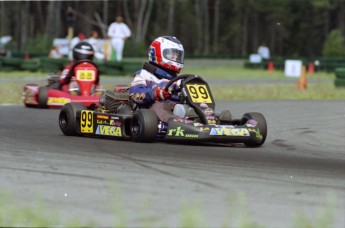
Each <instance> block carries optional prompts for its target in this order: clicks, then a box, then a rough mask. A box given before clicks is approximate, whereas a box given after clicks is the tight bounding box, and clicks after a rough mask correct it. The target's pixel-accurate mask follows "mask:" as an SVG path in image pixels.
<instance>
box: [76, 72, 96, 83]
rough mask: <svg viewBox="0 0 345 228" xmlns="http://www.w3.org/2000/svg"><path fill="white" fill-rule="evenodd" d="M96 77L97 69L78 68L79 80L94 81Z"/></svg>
mask: <svg viewBox="0 0 345 228" xmlns="http://www.w3.org/2000/svg"><path fill="white" fill-rule="evenodd" d="M95 78H96V76H95V71H93V70H78V71H77V80H79V81H94V80H95Z"/></svg>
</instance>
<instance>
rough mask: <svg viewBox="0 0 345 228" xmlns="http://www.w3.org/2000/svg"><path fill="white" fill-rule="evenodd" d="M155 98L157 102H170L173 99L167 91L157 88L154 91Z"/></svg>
mask: <svg viewBox="0 0 345 228" xmlns="http://www.w3.org/2000/svg"><path fill="white" fill-rule="evenodd" d="M154 96H155V100H156V101H163V100H168V99H170V98H171V94H170V93H168V92H167V91H165V90H163V89H160V88H157V89H156V90H155V91H154Z"/></svg>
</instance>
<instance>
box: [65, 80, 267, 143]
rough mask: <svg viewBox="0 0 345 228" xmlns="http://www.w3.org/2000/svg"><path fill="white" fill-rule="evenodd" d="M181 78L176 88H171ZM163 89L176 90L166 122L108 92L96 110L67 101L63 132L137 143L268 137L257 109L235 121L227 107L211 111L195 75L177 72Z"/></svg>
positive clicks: (210, 102)
mask: <svg viewBox="0 0 345 228" xmlns="http://www.w3.org/2000/svg"><path fill="white" fill-rule="evenodd" d="M178 80H181V86H180V87H179V89H172V87H174V88H176V87H175V86H172V85H173V84H174V83H175V82H177V81H178ZM164 90H165V91H170V92H171V93H173V94H178V95H179V96H178V97H179V101H178V102H177V104H176V105H175V108H174V114H175V117H172V118H170V119H169V121H168V122H167V123H163V122H161V121H159V120H158V117H157V115H156V113H154V112H153V111H152V110H151V109H144V108H137V107H135V105H133V104H132V103H131V99H130V97H129V93H128V90H126V89H123V91H120V92H111V91H106V92H105V93H104V95H103V96H102V97H101V99H100V106H99V107H98V108H97V109H93V110H92V109H87V108H86V107H85V106H84V105H83V104H80V103H68V104H66V105H65V106H64V107H63V108H62V109H61V110H60V114H59V126H60V129H61V131H62V132H63V134H65V135H68V136H72V135H78V136H94V137H105V138H122V139H128V140H133V141H137V142H154V141H155V140H164V141H167V142H169V141H174V142H176V141H182V142H183V141H184V142H186V141H194V142H215V143H217V142H222V143H244V144H245V145H246V146H251V147H258V146H261V145H262V144H263V143H264V142H265V140H266V136H267V124H266V120H265V118H264V116H263V115H262V114H261V113H257V112H249V113H245V114H244V115H243V116H242V118H241V119H233V118H232V117H231V113H230V111H229V110H224V111H222V113H220V114H219V115H218V114H215V112H214V110H215V102H214V99H213V96H212V94H211V91H210V89H209V86H208V84H207V83H206V81H204V79H202V78H201V77H200V76H197V75H190V74H187V75H181V76H178V77H176V78H174V79H172V80H171V81H169V83H168V84H167V85H166V87H165V88H164Z"/></svg>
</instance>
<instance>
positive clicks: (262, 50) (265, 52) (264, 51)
mask: <svg viewBox="0 0 345 228" xmlns="http://www.w3.org/2000/svg"><path fill="white" fill-rule="evenodd" d="M258 54H259V55H260V56H261V58H262V59H263V60H264V61H268V60H269V59H270V49H269V48H268V47H267V46H266V44H265V43H262V44H261V45H260V46H259V48H258Z"/></svg>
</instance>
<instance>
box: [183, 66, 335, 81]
mask: <svg viewBox="0 0 345 228" xmlns="http://www.w3.org/2000/svg"><path fill="white" fill-rule="evenodd" d="M181 74H196V75H200V76H203V77H206V78H223V79H226V78H245V79H254V78H263V79H285V78H286V77H285V75H284V72H283V71H281V70H275V71H274V72H268V71H266V70H263V69H247V68H244V67H243V66H242V65H215V66H186V67H184V68H183V70H182V71H181ZM307 78H310V79H329V80H331V79H334V78H335V74H334V73H329V72H317V73H313V74H307Z"/></svg>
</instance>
